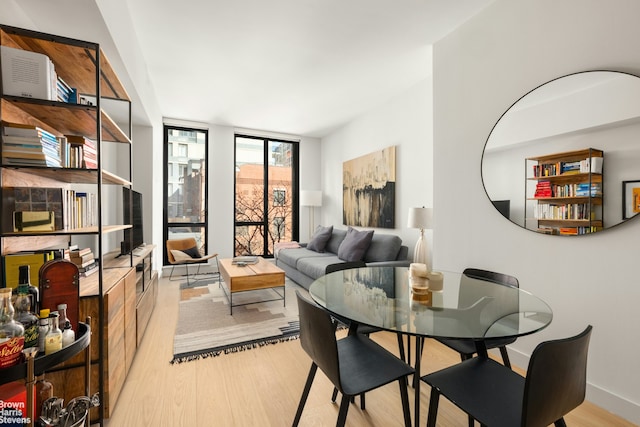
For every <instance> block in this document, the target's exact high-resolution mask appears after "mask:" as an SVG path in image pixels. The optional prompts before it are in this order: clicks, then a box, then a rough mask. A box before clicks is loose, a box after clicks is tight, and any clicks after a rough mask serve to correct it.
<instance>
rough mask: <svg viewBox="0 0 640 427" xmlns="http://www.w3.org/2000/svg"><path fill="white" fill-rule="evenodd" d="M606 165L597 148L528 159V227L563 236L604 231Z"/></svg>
mask: <svg viewBox="0 0 640 427" xmlns="http://www.w3.org/2000/svg"><path fill="white" fill-rule="evenodd" d="M603 163H604V153H603V151H602V150H598V149H595V148H585V149H581V150H574V151H567V152H561V153H551V154H546V155H542V156H536V157H529V158H527V159H525V176H526V182H525V187H526V196H525V223H526V228H528V229H533V230H535V231H538V232H540V233H544V234H561V235H582V234H590V233H594V232H597V231H600V230H602V228H603V224H604V218H603V209H602V207H603V199H604V191H603V190H604V187H603V186H604V175H603Z"/></svg>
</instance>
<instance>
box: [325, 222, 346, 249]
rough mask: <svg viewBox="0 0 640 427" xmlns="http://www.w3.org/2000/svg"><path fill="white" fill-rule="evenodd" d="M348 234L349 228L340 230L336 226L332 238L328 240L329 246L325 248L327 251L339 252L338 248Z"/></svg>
mask: <svg viewBox="0 0 640 427" xmlns="http://www.w3.org/2000/svg"><path fill="white" fill-rule="evenodd" d="M346 236H347V230H339V229H336V228H334V229H333V232H332V233H331V238H330V239H329V241H328V242H327V246H325V248H324V250H325V251H327V252H331V253H332V254H337V253H338V248H339V247H340V243H342V241H343V240H344V238H345V237H346Z"/></svg>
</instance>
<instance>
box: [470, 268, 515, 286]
mask: <svg viewBox="0 0 640 427" xmlns="http://www.w3.org/2000/svg"><path fill="white" fill-rule="evenodd" d="M462 274H464V275H465V276H468V277H471V278H477V279H482V280H487V281H490V282H494V283H498V284H500V285H507V286H514V287H516V288H518V287H520V284H519V283H518V279H517V278H515V277H513V276H509V275H508V274H503V273H496V272H495V271H489V270H481V269H479V268H465V269H464V271H463V272H462Z"/></svg>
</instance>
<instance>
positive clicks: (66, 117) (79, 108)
mask: <svg viewBox="0 0 640 427" xmlns="http://www.w3.org/2000/svg"><path fill="white" fill-rule="evenodd" d="M97 117H98V109H97V107H95V106H93V105H82V104H68V103H65V102H57V101H46V100H42V99H33V98H23V97H20V96H6V95H5V96H3V99H2V119H3V120H5V121H8V122H16V123H25V124H29V125H32V126H40V127H42V128H44V129H45V130H47V131H49V132H51V133H53V134H55V135H57V136H62V135H81V136H86V137H87V138H90V139H94V140H95V139H97V138H98V135H97V129H98V125H97ZM100 117H101V120H102V135H101V136H102V140H103V141H111V142H120V143H126V144H130V143H131V140H130V139H129V137H128V136H127V135H126V134H125V133H124V132H123V131H122V130H121V129H120V127H119V126H118V125H117V124H116V123H115V122H114V121H113V120H112V119H111V117H109V115H108V114H107V113H106V112H104V111H101V116H100Z"/></svg>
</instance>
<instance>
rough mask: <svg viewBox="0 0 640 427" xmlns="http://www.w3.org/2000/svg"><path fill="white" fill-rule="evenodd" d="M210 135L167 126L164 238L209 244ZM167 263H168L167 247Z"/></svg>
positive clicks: (200, 244) (165, 129) (195, 130)
mask: <svg viewBox="0 0 640 427" xmlns="http://www.w3.org/2000/svg"><path fill="white" fill-rule="evenodd" d="M207 140H208V132H207V131H206V130H200V129H189V128H182V127H175V126H165V127H164V147H165V152H164V159H165V168H164V238H165V240H168V239H181V238H185V237H194V238H195V239H196V242H197V245H198V247H201V246H204V250H205V252H204V253H206V242H207V231H208V228H207V204H206V201H207V167H206V165H207V151H208V150H207V147H208V144H207ZM164 251H165V253H164V263H165V264H167V254H166V247H165V248H164Z"/></svg>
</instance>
